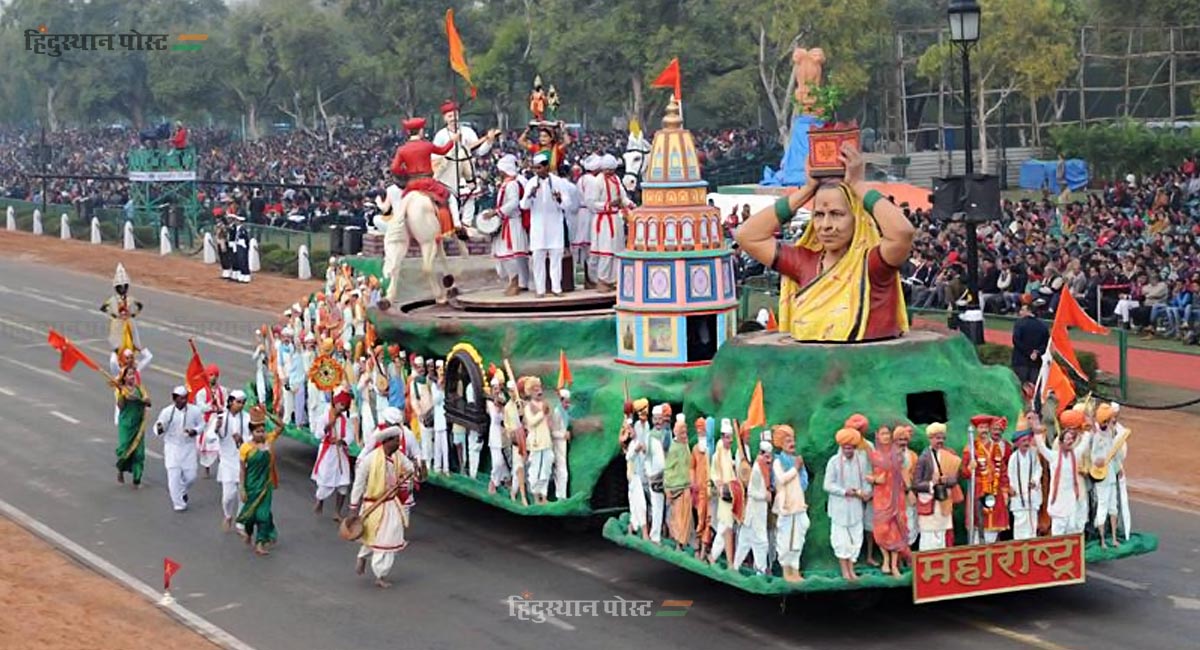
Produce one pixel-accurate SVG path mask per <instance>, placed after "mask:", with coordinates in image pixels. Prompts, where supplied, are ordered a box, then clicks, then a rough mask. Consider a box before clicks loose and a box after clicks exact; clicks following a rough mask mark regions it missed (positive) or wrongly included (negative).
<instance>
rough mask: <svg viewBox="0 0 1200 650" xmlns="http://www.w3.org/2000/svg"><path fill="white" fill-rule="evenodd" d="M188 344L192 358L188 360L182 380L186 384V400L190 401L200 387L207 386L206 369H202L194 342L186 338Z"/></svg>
mask: <svg viewBox="0 0 1200 650" xmlns="http://www.w3.org/2000/svg"><path fill="white" fill-rule="evenodd" d="M188 345H191V346H192V360H191V361H189V362H188V367H187V372H186V373H184V376H185V377H186V379H185V380H184V382H185V384H186V385H187V390H188V401H192V400H194V399H195V398H196V393H197V392H199V391H200V389H201V388H204V387H205V386H208V371H207V370H205V369H204V362H203V361H201V360H200V352H199V351H198V350H196V342H195V341H193V340H191V339H188Z"/></svg>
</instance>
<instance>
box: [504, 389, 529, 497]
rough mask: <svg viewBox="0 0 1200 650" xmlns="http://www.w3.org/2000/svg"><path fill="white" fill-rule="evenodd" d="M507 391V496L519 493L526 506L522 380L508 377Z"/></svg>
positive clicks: (526, 451)
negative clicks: (508, 480) (509, 475)
mask: <svg viewBox="0 0 1200 650" xmlns="http://www.w3.org/2000/svg"><path fill="white" fill-rule="evenodd" d="M508 391H509V394H510V395H512V399H511V400H510V401H508V402H507V403H505V404H504V433H505V435H507V436H508V440H509V441H510V443H509V444H508V445H507V448H508V451H509V462H508V466H509V467H510V468H511V469H512V480H511V481H510V483H511V485H510V486H509V491H508V496H509V498H511V499H513V500H516V498H517V495H518V494H520V495H521V505H523V506H527V505H529V492H528V490H527V489H526V485H525V460H526V459H527V458H528V457H529V449H528V447H527V445H526V434H525V425H524V424H522V422H521V413H522V411H523V410H524V409H523V408H522V404H521V393H522V392H523V391H524V381H523V380H522V381H521V382H514V381H513V380H512V379H509V380H508Z"/></svg>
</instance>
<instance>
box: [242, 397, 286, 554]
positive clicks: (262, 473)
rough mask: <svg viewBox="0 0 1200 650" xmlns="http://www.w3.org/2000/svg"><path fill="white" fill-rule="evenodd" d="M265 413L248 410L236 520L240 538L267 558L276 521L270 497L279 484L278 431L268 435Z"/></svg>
mask: <svg viewBox="0 0 1200 650" xmlns="http://www.w3.org/2000/svg"><path fill="white" fill-rule="evenodd" d="M266 425H267V412H266V409H264V408H263V407H262V406H261V405H259V406H255V407H254V408H252V409H250V436H251V438H252V440H251V441H249V442H246V443H245V444H243V445H242V448H241V450H240V452H241V457H242V510H241V512H239V513H238V517H237V521H238V523H240V524H242V526H244V528H245V530H244V532H243V533H242V537H243V539H245V540H246V543H247V544H250V543H251V539H252V536H253V543H254V553H255V554H256V555H269V553H268V551H267V546H268V545H270V544H274V543H275V539H276V537H277V533H276V531H275V518H274V517H273V516H272V515H271V497H272V495H273V494H274V492H275V486H276V485H278V483H279V481H278V479H277V478H276V474H275V459H274V454H275V451H274V449H273V447H272V443H274V441H275V438H276V436H278V432H277V431H276V432H272V433H271V434H268V433H267V428H266Z"/></svg>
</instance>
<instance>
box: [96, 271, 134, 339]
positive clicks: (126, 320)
mask: <svg viewBox="0 0 1200 650" xmlns="http://www.w3.org/2000/svg"><path fill="white" fill-rule="evenodd" d="M113 291H114V295H113V296H111V297H109V298H108V300H105V301H104V304H102V305H100V311H102V312H104V313H105V314H108V317H109V318H110V319H111V320H110V322H109V325H108V344H109V345H110V346H111V347H112V349H114V350H121V349H123V348H128V347H129V346H130V345H132V347H133V348H135V349H138V350H141V349H142V339H141V337H140V336H138V329H137V324H136V323H135V322H134V320H133V319H135V318H137V317H138V316H139V315H140V314H141V313H142V307H143V305H142V303H141V301H140V300H137V299H135V298H134V297H133V296H131V295H129V274H128V273H126V272H125V265H123V264H121V263H119V262H118V263H117V270H116V272H115V273H113ZM126 331H128V342H127V341H126Z"/></svg>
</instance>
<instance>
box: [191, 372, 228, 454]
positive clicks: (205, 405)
mask: <svg viewBox="0 0 1200 650" xmlns="http://www.w3.org/2000/svg"><path fill="white" fill-rule="evenodd" d="M204 372H205V374H206V375H207V376H208V386H205V387H204V388H201V389H200V390H198V391H196V397H195V399H194V400H193V401H192V403H193V404H195V405H196V407H197V408H199V409H200V410H201V411H203V412H204V423H205V427H204V432H203V433H202V434H200V436H199V437H198V438H197V439H196V450H197V452H199V459H200V465H201V466H202V467H204V476H205V478H207V477H209V476H211V475H212V465H213V463H215V462H217V458H218V457H220V453H221V441H220V440H219V439H218V438H217V435H216V432H215V431H214V430H213V427H212V420H213V417H215V416H216V415H217V414H218V413H221V412H222V411H224V410H225V407H226V405H227V400H226V393H225V388H224V387H223V386H221V384H220V378H221V369H220V368H218V367H217V365H216V364H209V365H208V366H207V367H206V368H205V369H204Z"/></svg>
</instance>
